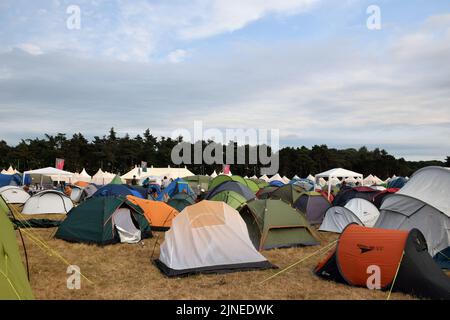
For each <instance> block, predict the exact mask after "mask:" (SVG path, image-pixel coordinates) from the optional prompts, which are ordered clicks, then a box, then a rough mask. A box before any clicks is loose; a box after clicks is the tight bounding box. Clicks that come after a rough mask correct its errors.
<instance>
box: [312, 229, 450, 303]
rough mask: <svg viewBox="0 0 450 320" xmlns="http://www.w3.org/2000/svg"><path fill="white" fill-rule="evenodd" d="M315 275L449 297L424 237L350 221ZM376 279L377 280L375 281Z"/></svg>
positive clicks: (449, 280) (449, 283)
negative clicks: (360, 224) (364, 225)
mask: <svg viewBox="0 0 450 320" xmlns="http://www.w3.org/2000/svg"><path fill="white" fill-rule="evenodd" d="M314 272H315V273H316V275H318V276H320V277H322V278H324V279H327V280H334V281H336V282H340V283H346V284H349V285H353V286H359V287H369V284H370V285H371V286H372V285H374V284H375V283H376V282H378V283H377V287H378V289H382V290H390V289H393V290H394V291H402V292H404V293H407V294H413V295H415V296H418V297H421V298H428V299H450V278H448V277H447V276H446V275H445V274H444V273H443V272H442V270H441V269H440V268H439V266H438V265H437V264H436V263H435V262H434V260H433V258H431V256H430V255H429V253H428V250H427V243H426V241H425V237H424V236H423V234H422V233H421V232H420V231H419V230H418V229H412V230H410V231H404V230H387V229H378V228H367V227H362V226H359V225H357V224H349V225H348V226H347V227H346V228H345V229H344V231H343V232H342V234H341V236H340V238H339V240H338V244H337V245H336V248H335V249H333V250H332V251H331V252H330V253H329V254H328V256H327V257H326V258H325V259H324V260H323V261H322V262H320V263H319V264H318V265H317V267H316V268H315V270H314ZM375 280H377V281H375Z"/></svg>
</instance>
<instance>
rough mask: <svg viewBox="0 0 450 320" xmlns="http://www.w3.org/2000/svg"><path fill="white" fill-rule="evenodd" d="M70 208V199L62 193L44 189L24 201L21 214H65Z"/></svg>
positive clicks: (71, 205) (71, 204)
mask: <svg viewBox="0 0 450 320" xmlns="http://www.w3.org/2000/svg"><path fill="white" fill-rule="evenodd" d="M72 208H73V203H72V200H70V199H69V197H67V196H66V195H65V194H64V193H62V192H59V191H55V190H44V191H41V192H38V193H36V194H35V195H33V196H32V197H31V198H30V199H28V200H27V202H25V205H24V206H23V210H22V214H67V213H68V212H69V211H70V210H71V209H72Z"/></svg>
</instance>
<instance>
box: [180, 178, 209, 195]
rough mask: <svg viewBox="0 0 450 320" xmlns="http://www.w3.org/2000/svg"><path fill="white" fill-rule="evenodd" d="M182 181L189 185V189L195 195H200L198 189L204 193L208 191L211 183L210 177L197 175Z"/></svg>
mask: <svg viewBox="0 0 450 320" xmlns="http://www.w3.org/2000/svg"><path fill="white" fill-rule="evenodd" d="M183 180H184V181H186V182H187V183H188V184H189V187H191V189H192V190H194V192H195V193H196V194H200V189H203V190H205V191H208V190H209V182H210V181H211V177H208V176H200V175H197V176H189V177H184V178H183ZM199 186H200V187H199Z"/></svg>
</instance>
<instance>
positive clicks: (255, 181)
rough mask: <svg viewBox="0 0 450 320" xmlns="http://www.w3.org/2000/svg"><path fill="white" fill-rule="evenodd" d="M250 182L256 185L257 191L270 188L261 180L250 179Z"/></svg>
mask: <svg viewBox="0 0 450 320" xmlns="http://www.w3.org/2000/svg"><path fill="white" fill-rule="evenodd" d="M250 180H251V181H253V182H254V183H256V185H257V186H258V188H259V189H262V188H265V187H268V186H270V184H269V183H268V182H267V181H265V180H263V179H250Z"/></svg>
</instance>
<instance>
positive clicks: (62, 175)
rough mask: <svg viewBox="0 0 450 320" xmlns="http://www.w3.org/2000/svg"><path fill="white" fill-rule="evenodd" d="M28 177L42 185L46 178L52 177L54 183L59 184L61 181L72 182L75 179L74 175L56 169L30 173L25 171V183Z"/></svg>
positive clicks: (48, 168)
mask: <svg viewBox="0 0 450 320" xmlns="http://www.w3.org/2000/svg"><path fill="white" fill-rule="evenodd" d="M26 175H28V176H30V177H31V178H32V179H38V180H40V182H41V184H42V181H43V179H44V177H50V178H51V179H52V180H53V181H58V182H60V181H65V182H71V179H73V175H74V174H73V173H72V172H69V171H64V170H60V169H56V168H53V167H47V168H41V169H36V170H29V171H25V172H24V173H23V182H24V183H25V176H26Z"/></svg>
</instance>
